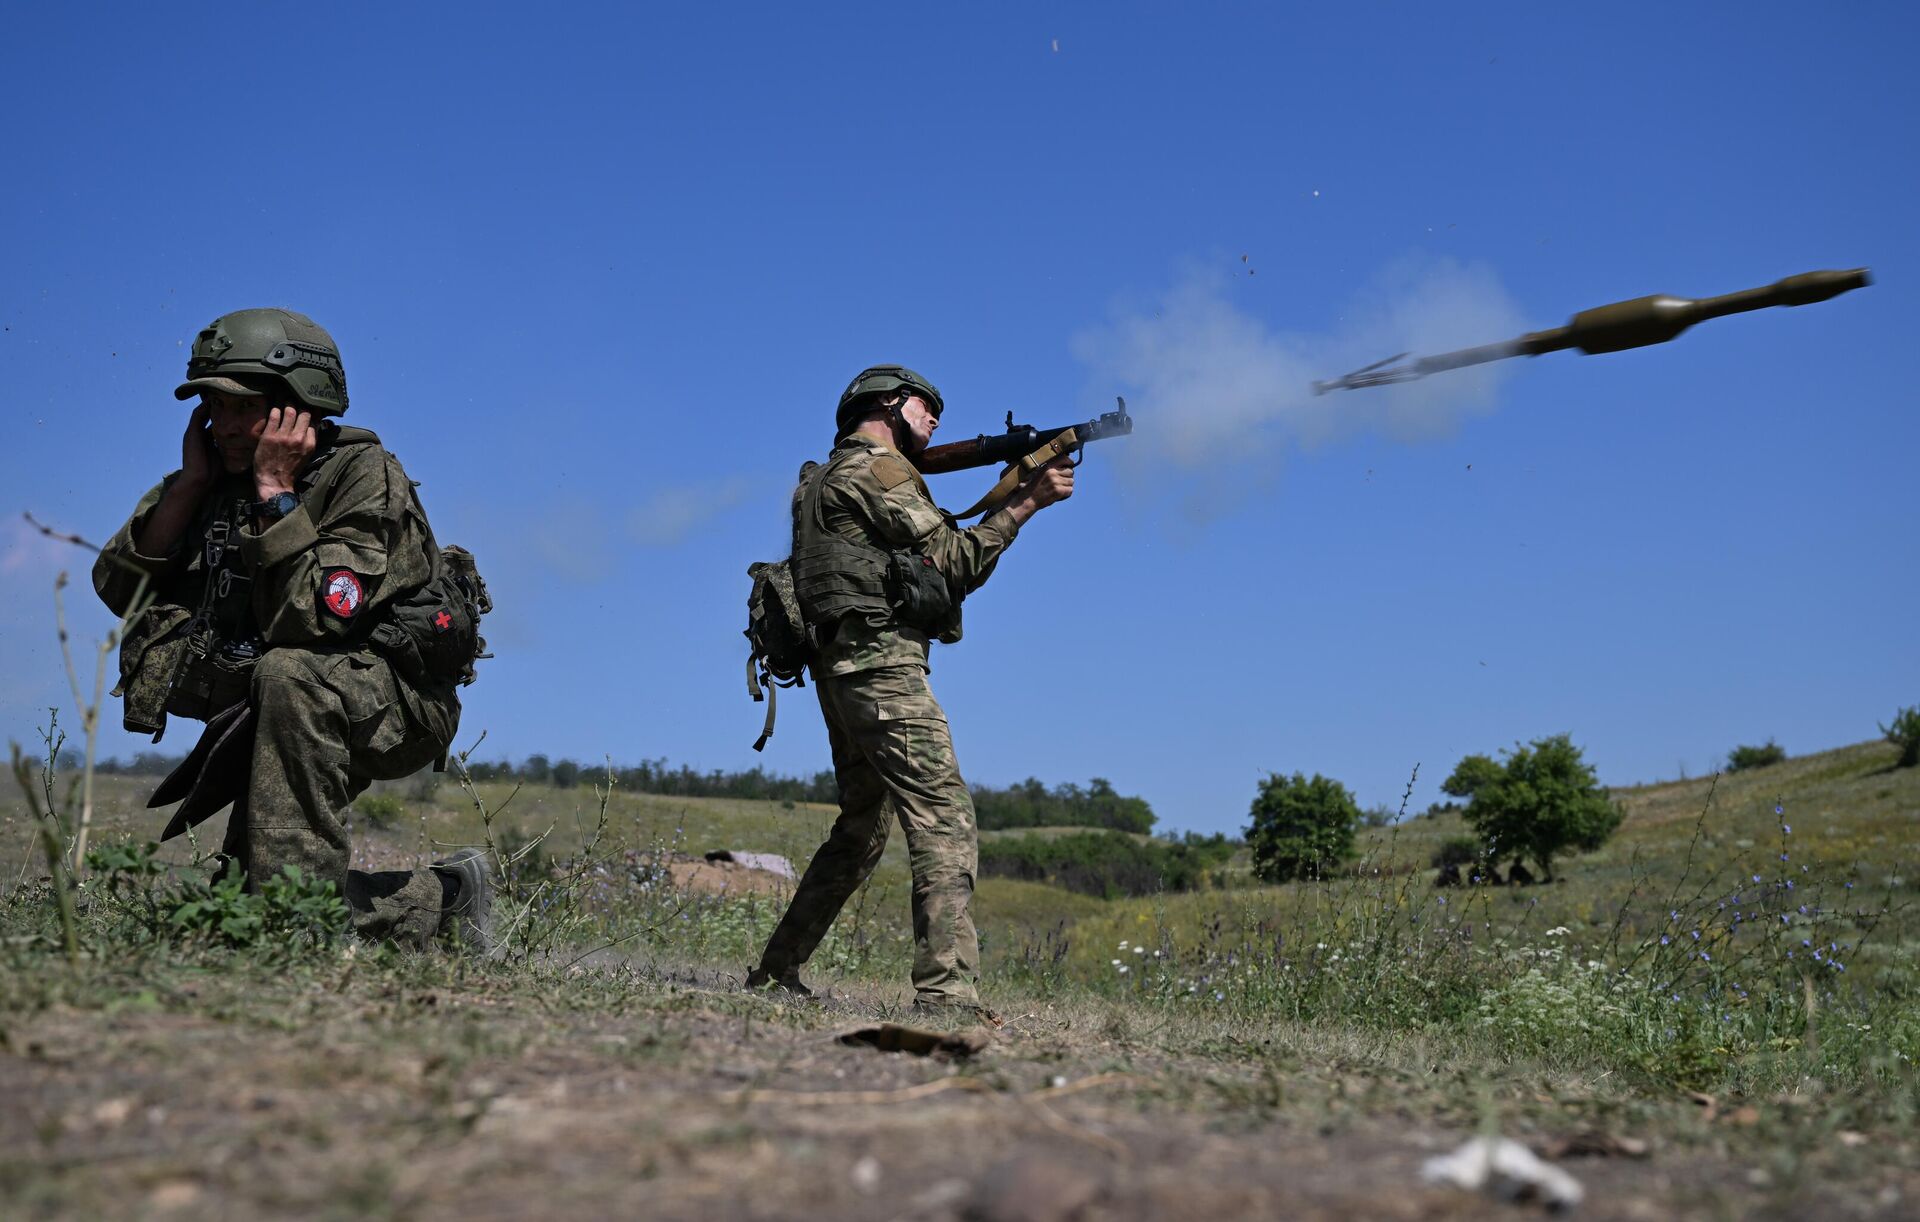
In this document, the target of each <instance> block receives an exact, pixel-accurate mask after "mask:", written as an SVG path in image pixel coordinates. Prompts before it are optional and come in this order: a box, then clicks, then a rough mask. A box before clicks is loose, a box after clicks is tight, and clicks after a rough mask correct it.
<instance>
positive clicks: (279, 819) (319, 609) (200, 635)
mask: <svg viewBox="0 0 1920 1222" xmlns="http://www.w3.org/2000/svg"><path fill="white" fill-rule="evenodd" d="M173 393H174V397H175V398H176V399H186V398H188V397H190V396H193V395H196V394H197V395H198V396H199V397H200V403H199V405H198V406H197V407H195V408H194V410H193V415H192V417H191V418H190V419H189V420H188V421H187V429H186V436H185V438H184V440H183V442H182V447H181V458H180V469H179V470H178V471H175V472H174V473H173V474H171V475H169V476H167V477H166V478H165V479H164V480H162V481H161V482H160V484H159V486H158V487H156V488H154V489H153V490H152V491H150V492H148V493H147V495H146V496H145V497H143V498H141V501H140V503H139V505H138V506H137V507H136V508H135V509H134V512H133V517H132V518H131V519H130V520H129V521H128V522H127V524H126V525H125V526H122V527H121V528H120V530H119V533H117V534H116V535H114V537H113V538H112V540H111V541H109V542H108V544H107V546H106V547H105V548H104V549H102V552H101V555H100V558H99V561H98V562H97V563H96V564H95V565H94V569H93V583H94V589H95V590H96V591H97V592H98V593H99V595H100V598H101V600H102V601H103V602H105V603H106V604H107V606H108V607H109V608H110V609H112V610H113V611H114V613H115V614H118V615H122V616H125V615H127V614H128V613H129V612H137V615H136V617H135V620H134V622H133V623H132V624H131V625H129V628H128V631H127V634H126V638H125V640H124V642H123V644H122V647H121V656H120V668H121V676H122V681H121V685H120V687H119V689H117V691H116V694H119V695H123V696H124V697H125V699H126V726H127V728H128V729H129V730H133V731H136V732H143V733H150V734H152V735H153V736H154V738H155V739H156V741H157V740H158V738H159V736H160V733H161V732H162V731H163V730H164V728H165V725H166V719H167V715H168V714H169V713H173V714H176V715H178V716H181V717H187V718H192V719H195V720H201V721H205V722H207V723H208V724H207V728H206V731H205V733H204V734H203V735H202V736H201V739H200V742H199V744H198V745H197V746H195V747H194V749H193V750H192V752H191V753H189V755H188V756H187V759H186V761H185V762H184V763H183V764H182V765H181V767H180V769H178V770H177V771H176V772H175V774H174V775H173V776H171V777H169V778H168V779H167V781H165V782H163V783H162V785H161V787H160V790H159V791H158V792H157V793H156V794H155V803H156V804H159V803H163V802H165V801H170V800H173V799H176V798H180V797H185V799H186V800H185V801H184V802H183V803H182V806H181V809H180V811H179V812H178V813H177V814H176V815H175V818H174V825H173V826H172V827H170V828H169V830H168V833H167V834H168V835H172V834H174V833H176V832H178V831H179V830H181V829H182V828H184V827H185V826H187V825H188V824H190V823H191V822H194V821H197V819H199V818H204V817H206V816H207V815H210V814H212V813H213V812H215V811H217V810H219V809H220V808H221V807H222V806H224V805H226V804H227V802H229V801H232V802H233V803H234V809H233V813H232V815H231V816H230V817H229V819H228V823H227V835H226V840H225V843H224V845H223V847H222V855H223V856H224V857H225V858H226V860H227V868H238V869H240V870H242V871H243V872H244V873H245V875H246V877H247V880H248V885H249V886H258V884H259V883H260V882H261V880H263V879H267V878H271V877H273V876H275V875H277V874H278V873H280V872H281V870H282V869H283V868H285V867H287V866H298V867H299V868H300V869H301V870H302V871H303V872H304V873H305V874H307V875H308V876H309V877H311V878H316V879H323V880H332V881H333V882H334V883H335V884H336V885H337V886H338V887H339V888H340V892H341V894H342V896H343V897H344V899H345V900H346V903H347V906H348V908H349V910H350V913H351V918H350V920H351V924H352V927H353V930H354V932H356V933H358V934H360V935H361V936H363V937H367V938H373V939H379V940H391V941H394V942H398V943H402V944H407V945H413V946H424V945H425V944H427V943H428V942H429V941H431V940H432V939H433V938H434V937H435V935H437V934H438V933H440V932H441V931H442V930H443V929H451V930H453V931H456V932H457V933H458V935H459V936H460V937H461V939H462V940H463V941H464V942H466V943H467V944H468V945H469V946H471V947H475V948H484V947H485V946H486V945H487V943H488V917H489V912H488V910H489V890H488V881H487V877H486V873H485V870H484V868H483V863H484V858H483V856H482V855H481V854H480V853H479V852H478V851H476V850H471V849H469V850H463V851H462V852H461V853H458V854H455V855H454V857H452V858H451V859H449V860H447V861H444V862H437V863H435V864H434V865H433V867H431V868H430V869H426V870H411V871H408V870H399V871H387V872H382V873H366V872H362V871H359V870H349V869H348V868H347V862H348V849H349V844H348V839H347V831H346V828H345V827H344V825H343V824H342V816H343V815H344V814H345V812H346V810H347V806H348V804H349V803H351V802H352V801H353V799H354V798H355V797H356V796H357V795H358V794H359V793H361V792H362V791H363V790H365V789H366V787H367V785H368V784H369V783H370V782H371V781H373V780H376V779H388V778H395V777H402V776H406V775H408V774H410V773H413V772H415V771H417V770H419V769H421V768H423V767H426V766H427V765H429V764H434V763H435V762H436V761H438V760H440V759H442V758H443V757H444V755H445V753H446V750H447V747H448V745H449V744H450V743H451V742H452V740H453V735H454V730H455V728H456V726H457V725H458V723H459V718H460V701H459V698H458V697H457V696H456V695H455V692H454V688H455V687H456V686H457V684H458V683H459V682H461V681H464V679H466V678H470V677H471V673H472V672H471V670H470V669H469V667H470V664H471V661H472V658H473V656H474V654H475V653H477V651H478V649H477V642H478V637H477V636H475V635H474V634H473V633H474V629H475V626H476V625H475V622H474V621H475V619H476V618H477V608H476V607H475V606H474V605H470V604H469V603H467V602H463V601H462V600H461V598H460V597H459V596H457V595H455V594H452V593H450V591H451V590H452V588H453V587H451V586H450V585H449V584H448V582H449V579H448V575H447V573H448V570H447V564H448V562H449V560H450V559H451V558H452V557H453V556H454V555H455V551H450V552H448V553H447V554H446V556H443V555H442V553H441V552H440V549H439V548H438V546H437V545H436V543H435V542H434V538H433V532H432V530H431V528H429V526H428V525H427V519H426V514H425V512H424V511H423V510H422V509H421V507H420V501H419V498H418V497H417V496H416V495H415V493H414V491H413V485H412V482H411V481H410V480H408V478H407V475H406V472H405V471H403V470H401V468H400V464H399V462H398V461H396V460H395V459H394V457H393V456H392V455H391V454H389V453H387V451H386V450H385V449H383V448H382V447H381V445H380V441H379V438H378V437H376V436H374V434H372V433H371V432H368V431H367V430H365V429H356V428H350V427H343V426H341V425H339V424H336V423H335V422H334V421H332V420H330V419H328V417H330V416H337V415H340V414H342V413H344V412H345V411H346V410H347V385H346V373H345V370H344V369H343V367H342V365H341V362H340V352H339V349H338V348H337V347H336V346H335V344H334V342H333V337H332V336H330V335H328V334H327V332H326V331H325V330H323V329H322V328H320V327H319V326H317V325H316V324H315V323H314V322H313V320H312V319H310V318H307V317H305V316H304V315H301V314H295V313H292V312H290V311H287V310H240V311H237V312H235V313H232V314H227V315H224V316H222V317H220V318H216V319H214V321H213V323H212V324H211V325H210V326H208V327H207V328H206V329H205V330H204V331H202V332H200V334H199V336H198V338H196V339H195V341H194V345H193V353H192V356H191V358H190V359H189V360H188V362H187V380H186V381H185V382H183V383H182V384H181V385H180V386H179V387H178V388H176V389H175V390H174V392H173ZM456 550H457V549H456ZM146 596H150V597H151V602H150V603H147V605H145V607H144V609H140V607H139V606H137V604H139V603H141V602H143V601H145V597H146ZM480 597H481V598H482V599H483V598H484V595H483V594H482V595H481V596H480ZM480 605H481V606H482V607H483V606H484V603H482V604H480Z"/></svg>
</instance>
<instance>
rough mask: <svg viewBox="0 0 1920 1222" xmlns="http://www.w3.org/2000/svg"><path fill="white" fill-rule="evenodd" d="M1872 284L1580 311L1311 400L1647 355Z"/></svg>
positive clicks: (1341, 385)
mask: <svg viewBox="0 0 1920 1222" xmlns="http://www.w3.org/2000/svg"><path fill="white" fill-rule="evenodd" d="M1872 283H1873V280H1872V278H1871V277H1870V276H1868V274H1867V269H1866V268H1864V267H1856V268H1854V269H1853V270H1851V271H1828V272H1802V273H1801V274H1800V275H1798V276H1788V277H1787V278H1786V279H1785V280H1777V281H1775V282H1774V283H1772V284H1768V285H1763V286H1761V287H1760V288H1757V289H1742V290H1741V291H1740V292H1737V293H1728V294H1726V295H1725V296H1721V297H1708V298H1705V299H1703V300H1700V301H1693V300H1689V299H1688V298H1685V297H1668V296H1665V295H1664V294H1661V295H1655V296H1652V297H1636V298H1634V299H1633V300H1632V301H1616V302H1614V303H1613V304H1612V305H1603V306H1596V307H1594V308H1593V309H1591V310H1582V311H1581V312H1580V313H1578V314H1575V315H1574V316H1573V319H1572V321H1570V322H1568V323H1567V325H1566V326H1564V327H1555V328H1553V329H1552V330H1550V331H1530V332H1528V333H1527V334H1525V335H1522V336H1521V337H1520V338H1519V339H1510V340H1503V341H1502V342H1500V343H1497V344H1482V345H1480V346H1479V347H1478V348H1462V349H1461V350H1460V351H1458V352H1444V353H1441V354H1440V355H1439V356H1423V357H1420V358H1418V359H1416V360H1411V361H1410V360H1408V359H1407V354H1406V353H1404V352H1402V353H1401V354H1400V355H1398V356H1390V357H1388V358H1387V359H1386V360H1384V361H1378V362H1376V363H1374V364H1372V365H1368V366H1367V367H1366V368H1364V369H1356V370H1354V371H1353V372H1352V373H1350V374H1348V375H1346V376H1345V377H1343V378H1334V379H1332V380H1331V381H1326V382H1315V383H1314V384H1313V393H1314V394H1316V395H1324V394H1326V393H1327V392H1328V391H1330V390H1359V389H1360V388H1361V387H1364V386H1388V385H1391V384H1393V383H1395V382H1411V381H1413V380H1414V379H1415V378H1424V377H1426V376H1427V375H1428V374H1430V373H1440V372H1442V371H1443V370H1447V369H1460V368H1463V367H1465V366H1467V365H1480V364H1484V363H1486V362H1487V361H1503V360H1505V359H1506V358H1508V357H1510V356H1539V355H1540V354H1541V353H1543V352H1558V351H1560V349H1562V348H1578V349H1579V350H1580V351H1582V352H1585V353H1587V354H1589V355H1591V354H1593V353H1597V352H1620V351H1623V350H1625V349H1627V348H1644V347H1646V346H1647V345H1649V344H1664V343H1666V342H1667V341H1668V340H1670V339H1672V338H1674V337H1675V336H1677V335H1679V334H1680V333H1681V332H1682V331H1685V330H1686V329H1687V328H1688V327H1691V326H1692V325H1693V324H1695V323H1697V322H1705V321H1706V320H1707V319H1709V318H1721V317H1724V316H1726V315H1728V314H1743V313H1745V312H1746V311H1748V310H1762V309H1765V308H1767V307H1768V306H1803V305H1812V304H1813V303H1814V302H1816V301H1825V300H1827V299H1828V298H1830V297H1838V296H1839V295H1840V294H1842V293H1845V292H1849V291H1851V290H1853V289H1857V288H1864V287H1866V286H1867V285H1869V284H1872Z"/></svg>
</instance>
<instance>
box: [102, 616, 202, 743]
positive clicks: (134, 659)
mask: <svg viewBox="0 0 1920 1222" xmlns="http://www.w3.org/2000/svg"><path fill="white" fill-rule="evenodd" d="M192 619H193V613H192V612H191V611H189V610H187V608H185V607H180V606H174V605H172V604H168V603H156V604H154V605H153V606H150V607H148V608H147V609H146V610H145V611H142V612H141V613H140V617H139V618H138V619H137V620H135V621H134V622H133V623H132V624H131V625H129V626H128V628H127V631H126V635H125V636H123V637H121V638H120V682H119V684H118V685H117V686H116V687H115V688H114V689H113V694H114V695H116V696H120V697H123V698H124V700H125V703H124V704H123V706H122V713H121V724H122V725H124V726H126V728H127V729H128V730H129V731H130V732H132V733H134V734H151V735H153V737H154V741H156V742H157V741H159V738H160V735H161V733H162V732H164V731H165V729H166V726H167V695H168V689H169V688H170V687H171V686H172V684H173V677H174V676H175V675H176V674H178V673H180V666H181V663H182V662H184V661H185V660H186V656H187V651H188V649H189V648H190V647H191V645H190V642H189V640H188V637H187V625H188V623H189V622H190V621H191V620H192Z"/></svg>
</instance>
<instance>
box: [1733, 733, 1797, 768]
mask: <svg viewBox="0 0 1920 1222" xmlns="http://www.w3.org/2000/svg"><path fill="white" fill-rule="evenodd" d="M1786 758H1787V749H1786V748H1785V747H1783V746H1781V745H1780V744H1779V743H1777V742H1774V741H1773V740H1772V739H1771V738H1769V739H1768V740H1767V742H1766V745H1765V746H1763V747H1746V746H1741V747H1735V748H1734V749H1733V750H1731V751H1729V752H1727V771H1728V772H1745V771H1747V770H1748V769H1750V768H1765V767H1766V766H1767V765H1769V764H1778V763H1780V762H1781V761H1782V760H1784V759H1786Z"/></svg>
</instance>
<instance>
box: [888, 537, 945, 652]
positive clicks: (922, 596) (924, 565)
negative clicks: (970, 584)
mask: <svg viewBox="0 0 1920 1222" xmlns="http://www.w3.org/2000/svg"><path fill="white" fill-rule="evenodd" d="M887 599H888V601H889V602H890V603H891V604H892V607H893V614H894V618H895V620H897V621H898V622H899V623H901V624H904V625H906V626H907V627H910V628H918V629H920V630H921V631H922V632H925V633H926V634H927V635H928V636H932V637H938V636H941V635H944V634H945V633H947V632H949V631H951V630H952V626H953V613H954V611H955V610H956V609H957V608H958V607H959V605H960V601H959V600H958V599H956V598H955V597H954V596H953V587H952V586H951V585H949V584H948V582H947V577H946V574H944V573H942V572H941V571H940V570H939V568H937V567H936V566H935V565H934V563H933V557H932V556H926V555H922V554H921V553H919V552H888V553H887Z"/></svg>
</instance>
